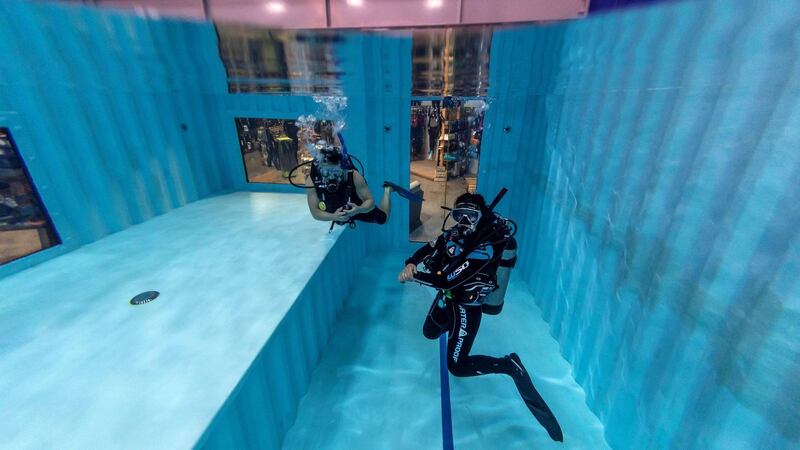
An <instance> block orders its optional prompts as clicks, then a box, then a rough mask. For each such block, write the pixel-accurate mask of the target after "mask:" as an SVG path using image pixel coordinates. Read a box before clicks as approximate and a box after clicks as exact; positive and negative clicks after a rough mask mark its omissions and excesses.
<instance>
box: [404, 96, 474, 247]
mask: <svg viewBox="0 0 800 450" xmlns="http://www.w3.org/2000/svg"><path fill="white" fill-rule="evenodd" d="M484 109H485V106H484V102H483V101H482V100H467V101H460V100H455V99H449V98H445V99H444V100H426V101H414V102H412V104H411V190H412V191H418V190H421V191H422V193H423V195H424V197H425V202H423V203H422V205H418V204H417V205H412V210H411V223H410V227H409V231H410V238H411V240H412V241H417V242H423V241H428V240H430V239H432V238H433V237H434V236H436V235H438V232H439V231H440V230H441V226H442V222H443V221H444V219H445V217H446V215H447V211H446V210H444V209H442V206H445V207H452V206H453V201H454V200H455V199H456V197H458V196H459V195H461V194H463V193H464V192H475V189H476V188H477V177H478V161H479V157H480V147H481V136H482V133H483V111H484ZM415 206H416V208H415Z"/></svg>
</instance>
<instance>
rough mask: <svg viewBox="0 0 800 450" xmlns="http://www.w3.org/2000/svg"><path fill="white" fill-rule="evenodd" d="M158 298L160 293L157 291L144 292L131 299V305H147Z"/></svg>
mask: <svg viewBox="0 0 800 450" xmlns="http://www.w3.org/2000/svg"><path fill="white" fill-rule="evenodd" d="M156 298H158V292H156V291H147V292H142V293H141V294H139V295H137V296H136V297H133V298H132V299H131V305H144V304H145V303H150V302H152V301H153V300H155V299H156Z"/></svg>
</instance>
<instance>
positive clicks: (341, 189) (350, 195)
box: [310, 165, 386, 225]
mask: <svg viewBox="0 0 800 450" xmlns="http://www.w3.org/2000/svg"><path fill="white" fill-rule="evenodd" d="M310 175H311V181H312V182H313V183H314V189H315V190H316V192H317V198H319V201H320V202H319V205H318V207H319V209H320V210H322V211H326V212H330V213H333V212H335V211H336V210H337V209H339V208H341V207H342V206H345V205H347V204H348V203H352V204H354V205H356V206H361V204H362V203H364V201H363V200H361V198H360V197H359V196H358V193H357V192H356V185H355V181H354V180H353V170H348V171H347V180H346V181H345V182H344V183H339V186H338V189H336V190H335V191H332V192H331V191H329V190H328V189H326V188H325V187H323V186H324V185H325V183H324V181H323V179H322V176H321V175H320V174H319V171H318V170H317V168H316V167H315V165H312V166H311V173H310ZM353 221H360V222H368V223H377V224H384V223H386V213H385V212H383V210H381V209H380V208H378V207H375V208H372V209H371V210H369V211H367V212H364V213H360V214H356V215H355V216H353V217H351V218H350V220H349V221H347V222H336V223H339V224H342V225H343V224H346V223H351V222H353Z"/></svg>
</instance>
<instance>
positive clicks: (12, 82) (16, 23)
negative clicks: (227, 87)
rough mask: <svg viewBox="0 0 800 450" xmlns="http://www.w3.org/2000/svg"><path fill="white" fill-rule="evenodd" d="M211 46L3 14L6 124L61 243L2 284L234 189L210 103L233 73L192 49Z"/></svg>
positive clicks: (12, 11)
mask: <svg viewBox="0 0 800 450" xmlns="http://www.w3.org/2000/svg"><path fill="white" fill-rule="evenodd" d="M209 37H210V38H212V39H213V29H212V28H211V27H210V26H208V25H197V24H190V23H180V22H171V21H154V20H143V19H140V18H136V17H133V16H125V15H118V14H109V13H101V12H99V11H97V10H92V9H89V8H75V7H62V6H55V5H48V4H36V3H28V2H21V1H14V0H12V1H7V2H2V4H0V53H2V55H3V58H2V59H0V86H2V89H0V120H2V121H3V122H6V123H7V124H8V125H10V126H11V128H12V132H13V133H14V136H15V138H16V139H17V141H18V143H19V147H20V152H21V154H22V156H23V158H24V159H25V161H26V164H27V165H28V167H29V168H30V171H31V174H32V176H33V179H34V183H35V184H36V186H37V187H38V189H39V191H40V193H41V194H42V197H43V199H44V202H45V203H46V205H47V208H48V209H49V210H50V211H51V213H52V215H53V220H54V223H55V225H56V227H57V229H58V232H59V233H60V235H61V236H62V237H63V240H64V244H63V246H62V247H61V248H57V249H53V251H52V252H43V253H41V254H38V255H34V257H31V258H24V259H22V260H19V261H17V262H15V263H12V264H9V265H5V266H3V267H2V268H0V274H7V273H9V272H11V271H16V270H19V269H21V268H24V267H28V266H30V265H31V264H34V263H36V262H39V261H42V260H44V259H46V258H48V257H51V256H52V255H54V254H58V253H60V252H63V251H68V250H70V249H74V248H76V247H77V246H80V245H83V244H86V243H89V242H92V241H95V240H97V239H99V238H101V237H103V236H105V235H107V234H109V233H113V232H116V231H119V230H122V229H124V228H126V227H128V226H131V225H133V224H136V223H139V222H142V221H144V220H147V219H148V218H151V217H153V216H155V215H158V214H162V213H164V212H166V211H169V210H170V209H173V208H176V207H178V206H181V205H184V204H186V203H188V202H191V201H194V200H197V199H199V198H202V197H204V196H207V195H210V194H212V193H214V192H218V191H220V190H222V189H224V188H225V187H226V186H225V182H226V180H225V178H224V172H223V171H221V170H220V164H219V163H218V162H217V161H218V160H219V156H218V154H217V153H216V152H217V150H216V148H215V145H214V138H213V137H212V136H211V134H213V132H209V127H208V124H209V123H210V120H209V119H210V118H211V117H213V116H212V115H211V114H209V107H210V106H211V105H209V103H208V101H207V97H206V96H205V95H203V94H201V93H202V92H204V91H206V90H207V87H206V86H207V84H206V83H208V81H207V80H208V79H212V80H213V78H214V77H213V76H207V75H206V74H209V73H210V74H214V73H217V74H218V76H220V75H221V76H222V77H223V78H222V80H224V72H221V70H222V67H221V64H220V63H219V62H218V61H214V60H211V59H209V58H208V57H207V56H206V55H205V54H204V52H208V53H211V54H212V55H213V52H214V47H207V49H201V50H197V49H195V48H192V47H195V46H198V47H200V46H201V44H202V43H206V44H207V43H209V42H212V43H213V40H211V41H210V40H209ZM204 69H205V70H204ZM182 125H185V127H186V129H185V130H183V129H182Z"/></svg>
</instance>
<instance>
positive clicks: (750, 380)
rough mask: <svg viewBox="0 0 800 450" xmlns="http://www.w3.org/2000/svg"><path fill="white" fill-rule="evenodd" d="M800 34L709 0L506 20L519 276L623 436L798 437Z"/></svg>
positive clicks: (786, 23) (784, 440) (693, 442)
mask: <svg viewBox="0 0 800 450" xmlns="http://www.w3.org/2000/svg"><path fill="white" fill-rule="evenodd" d="M799 30H800V14H798V10H797V3H796V2H791V1H789V2H759V1H737V2H723V1H697V2H680V3H678V2H676V3H659V4H658V5H657V6H653V7H647V8H638V9H629V10H627V11H624V12H616V13H613V14H607V15H597V16H595V17H592V18H589V19H587V20H584V21H575V22H570V23H567V24H560V25H553V26H545V27H530V28H525V29H521V30H512V31H508V33H509V36H508V38H509V39H511V38H513V39H512V41H513V42H514V45H516V46H517V47H518V48H519V49H521V50H525V51H527V52H528V53H527V54H529V55H531V56H532V58H531V59H532V60H533V61H535V66H536V67H535V68H534V70H533V71H531V72H528V73H529V77H528V78H525V79H524V80H523V81H524V82H523V83H522V85H521V86H520V87H519V91H518V92H520V94H519V95H523V94H522V92H525V93H526V94H525V96H526V99H527V104H526V105H525V106H524V108H522V109H520V111H521V112H522V113H524V116H525V117H526V120H527V121H528V123H529V127H528V128H527V130H525V131H524V133H522V132H521V133H522V134H521V135H519V136H517V137H514V130H513V129H512V130H511V132H510V133H507V135H508V137H507V138H506V139H512V138H515V139H517V140H518V142H519V146H518V149H519V151H518V154H517V155H516V157H515V158H514V159H513V161H506V162H505V163H503V162H501V163H498V164H499V166H500V167H505V168H507V169H508V170H514V168H516V172H515V181H514V183H513V187H512V192H513V193H514V195H513V196H511V202H510V203H509V205H507V206H508V207H510V208H511V215H512V216H513V217H515V218H516V219H517V220H518V221H519V222H520V229H521V232H520V236H519V240H520V242H521V250H520V266H519V267H520V272H521V273H522V275H523V276H524V278H525V279H526V280H527V281H528V283H529V285H530V289H531V290H532V292H533V293H534V295H535V297H536V301H537V302H538V304H539V306H540V307H541V309H542V311H543V314H544V317H545V319H546V320H547V321H548V322H549V323H550V327H551V332H552V334H553V335H554V336H555V338H557V339H558V341H559V343H560V345H561V349H562V352H563V354H564V355H565V356H566V357H567V359H568V360H569V361H570V362H571V364H572V365H573V368H574V374H575V377H576V379H577V381H578V382H579V383H580V384H581V385H582V386H583V387H584V388H585V390H586V393H587V401H588V403H589V405H590V407H591V408H592V410H593V411H595V413H596V414H597V415H598V416H599V417H600V419H601V420H602V422H603V423H604V424H605V426H606V437H607V440H608V442H609V444H611V445H612V446H613V447H615V448H680V449H685V448H772V449H777V448H797V446H798V445H799V444H800V426H798V425H799V423H798V406H797V405H798V404H800V385H798V383H797V374H798V373H800V358H798V355H800V341H798V339H797V336H798V335H800V303H798V299H800V281H798V276H797V275H798V273H800V189H798V184H797V180H798V179H800V152H799V151H798V149H800V127H798V124H800V59H799V58H798V55H800V31H799ZM493 50H494V49H493ZM493 70H494V67H493ZM506 86H508V84H506ZM493 87H494V88H495V89H502V88H503V86H493ZM490 111H492V109H490Z"/></svg>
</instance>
